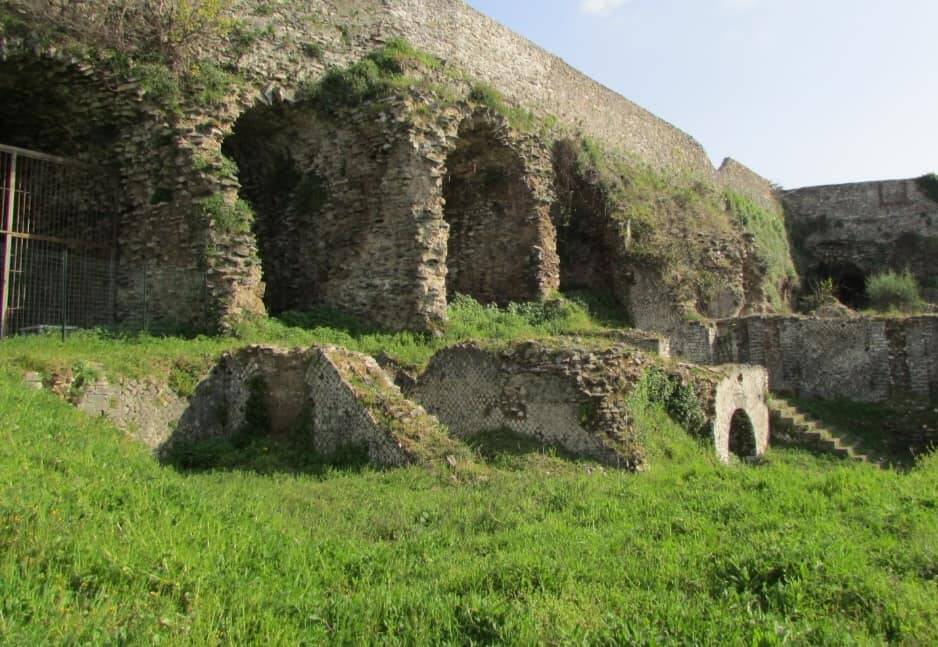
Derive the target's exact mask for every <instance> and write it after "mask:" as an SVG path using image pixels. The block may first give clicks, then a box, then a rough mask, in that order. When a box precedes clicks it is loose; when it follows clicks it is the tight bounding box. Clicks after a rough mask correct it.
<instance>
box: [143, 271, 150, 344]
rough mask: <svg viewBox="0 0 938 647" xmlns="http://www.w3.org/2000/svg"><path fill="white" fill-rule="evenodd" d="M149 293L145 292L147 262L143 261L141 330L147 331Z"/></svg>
mask: <svg viewBox="0 0 938 647" xmlns="http://www.w3.org/2000/svg"><path fill="white" fill-rule="evenodd" d="M148 297H149V295H148V294H147V262H146V261H143V332H147V330H148V329H149V322H148V321H147V318H148V316H149V314H150V313H149V312H148V307H149V303H148V302H147V299H148Z"/></svg>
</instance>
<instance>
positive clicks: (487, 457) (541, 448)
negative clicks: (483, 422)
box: [466, 429, 584, 465]
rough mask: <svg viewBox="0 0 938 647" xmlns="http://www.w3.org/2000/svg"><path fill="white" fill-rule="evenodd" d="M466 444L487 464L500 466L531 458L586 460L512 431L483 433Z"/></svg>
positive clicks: (468, 439)
mask: <svg viewBox="0 0 938 647" xmlns="http://www.w3.org/2000/svg"><path fill="white" fill-rule="evenodd" d="M466 444H467V445H469V447H470V448H471V449H472V450H473V451H474V452H475V453H476V454H477V455H478V456H479V457H480V458H481V459H482V460H484V461H485V462H487V463H492V464H498V465H511V464H514V463H516V462H518V461H517V459H523V458H526V457H530V456H547V457H550V458H556V459H560V460H563V461H567V462H571V463H573V462H582V461H583V460H584V459H583V458H582V457H580V456H576V455H574V454H571V453H570V452H568V451H566V450H564V449H563V448H561V447H557V446H556V445H551V444H548V443H545V442H543V441H541V440H539V439H537V438H532V437H530V436H525V435H522V434H519V433H517V432H514V431H512V430H510V429H496V430H492V431H483V432H481V433H478V434H476V435H474V436H471V437H469V438H467V439H466Z"/></svg>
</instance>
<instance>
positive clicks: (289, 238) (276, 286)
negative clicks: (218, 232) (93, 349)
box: [222, 104, 328, 314]
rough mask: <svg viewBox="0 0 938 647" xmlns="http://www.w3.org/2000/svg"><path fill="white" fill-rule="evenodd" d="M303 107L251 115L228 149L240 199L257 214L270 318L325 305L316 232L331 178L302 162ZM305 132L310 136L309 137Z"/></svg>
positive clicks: (241, 123)
mask: <svg viewBox="0 0 938 647" xmlns="http://www.w3.org/2000/svg"><path fill="white" fill-rule="evenodd" d="M300 114H301V108H297V107H290V106H288V105H285V104H276V105H273V106H267V105H259V106H257V107H254V108H251V109H250V110H247V111H245V112H244V113H243V114H242V115H241V116H240V117H239V119H238V120H237V122H236V123H235V125H234V129H233V131H232V133H231V135H229V136H228V137H227V138H226V139H225V141H224V142H223V144H222V153H223V154H224V155H225V157H227V158H228V159H230V160H232V161H234V162H235V163H236V164H237V179H238V181H239V182H240V185H241V189H240V195H241V197H242V198H243V199H244V200H246V201H247V202H248V203H249V204H250V205H251V207H252V208H253V209H254V212H255V221H254V234H255V236H256V239H257V246H258V252H259V254H260V257H261V267H262V271H263V276H264V281H265V283H266V290H265V296H264V302H265V306H266V307H267V310H268V312H270V313H271V314H279V313H282V312H285V311H287V310H296V309H305V308H308V307H310V306H311V305H314V304H316V303H318V302H319V300H320V296H321V295H320V287H321V286H322V284H323V281H324V279H325V276H324V274H325V272H326V270H327V268H325V267H324V266H323V264H322V263H321V262H319V253H318V252H320V251H321V247H322V242H323V241H320V240H318V237H317V227H318V221H319V218H320V217H321V215H322V211H323V208H324V206H325V204H326V202H327V200H328V191H327V187H328V184H327V182H326V180H325V178H324V177H323V176H322V175H321V174H320V173H318V172H317V171H316V170H315V169H314V168H312V167H311V166H310V165H309V164H308V163H306V162H304V161H302V160H301V159H300V157H301V156H302V157H304V158H305V157H307V155H306V153H307V152H308V151H303V152H301V151H299V150H298V144H299V141H300V138H299V135H300V131H301V128H300V124H299V123H298V117H299V116H300ZM304 132H307V131H304Z"/></svg>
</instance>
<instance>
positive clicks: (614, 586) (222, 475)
mask: <svg viewBox="0 0 938 647" xmlns="http://www.w3.org/2000/svg"><path fill="white" fill-rule="evenodd" d="M5 352H6V351H5ZM0 410H2V411H3V412H4V414H3V416H2V417H0V435H2V441H3V442H0V500H2V505H0V541H2V546H3V550H2V551H0V573H2V586H0V604H2V608H3V609H4V612H3V614H0V635H2V636H3V640H4V642H6V643H8V644H49V643H68V644H72V643H75V644H78V643H82V644H84V643H93V644H98V643H124V644H155V643H163V644H209V643H217V642H226V643H234V644H261V643H262V644H265V645H279V644H301V643H307V644H309V643H312V644H317V643H332V644H343V643H355V642H357V641H359V640H360V639H361V637H362V636H368V640H372V641H375V642H385V643H403V644H441V643H447V644H448V643H470V642H474V643H499V644H535V643H540V644H565V643H577V644H691V643H693V644H765V645H774V644H784V643H792V644H829V645H834V644H838V645H839V644H844V643H853V644H880V643H887V642H889V643H897V644H930V643H932V642H934V640H935V638H936V635H938V610H936V608H935V604H934V601H935V599H936V594H938V584H936V575H938V553H936V551H935V546H936V539H938V515H935V514H934V511H935V508H936V506H938V461H936V459H935V457H930V458H928V459H923V460H922V461H921V462H920V463H919V464H918V466H917V467H916V468H915V469H914V470H912V471H911V472H910V473H908V474H899V473H895V472H889V471H879V470H875V469H872V468H869V467H865V466H859V465H852V464H847V463H844V462H840V461H830V460H826V459H818V458H815V457H812V456H810V455H807V454H803V453H799V452H793V451H781V452H774V453H772V454H770V455H769V457H768V460H767V463H766V464H764V465H761V466H759V467H744V466H738V467H733V468H726V467H722V466H719V465H718V464H716V462H715V460H714V459H712V458H711V457H710V455H709V450H707V449H704V448H701V446H700V445H698V444H697V443H696V442H695V441H693V440H692V439H690V438H689V437H688V436H687V435H686V434H685V433H684V432H683V431H681V430H680V429H678V428H677V427H676V426H675V425H674V424H673V423H669V422H667V419H665V418H659V419H658V423H659V424H660V425H661V426H660V428H659V429H658V431H657V432H656V433H654V434H652V435H651V437H652V438H653V439H655V442H656V447H655V449H654V451H655V452H656V456H658V457H659V458H658V459H657V460H656V462H654V467H653V468H652V469H651V471H650V472H649V473H646V474H642V475H631V474H627V473H622V472H616V471H609V470H606V469H603V468H602V467H601V466H597V465H593V464H590V463H577V462H571V461H568V460H564V459H562V458H561V457H558V456H555V455H553V454H551V453H550V452H543V451H527V452H523V451H520V452H519V451H514V450H512V449H511V448H506V449H504V450H499V449H498V448H497V447H495V448H493V449H492V450H489V451H487V457H488V459H489V461H490V468H489V470H488V472H487V473H486V475H485V478H484V479H478V480H474V481H469V482H465V481H460V482H455V481H453V480H451V479H450V478H449V475H448V474H447V473H444V472H439V473H437V472H433V471H427V470H424V469H420V468H414V469H403V470H393V471H386V472H376V471H373V470H370V469H368V468H363V467H362V466H361V465H355V464H352V465H351V466H349V467H343V468H328V467H322V468H320V469H312V468H311V469H309V470H299V471H295V470H287V471H284V470H281V469H277V468H276V467H272V466H271V463H270V460H271V458H270V456H271V454H274V453H276V452H278V451H280V450H278V449H277V448H276V447H275V446H270V445H268V444H267V443H266V442H265V441H257V442H256V443H255V444H253V445H251V446H250V447H247V448H245V449H244V450H236V449H233V448H230V447H229V448H228V449H227V450H226V452H238V451H241V453H240V457H242V458H250V460H252V461H254V463H253V467H257V468H258V469H256V470H255V469H248V470H242V469H235V470H226V469H221V468H223V467H224V465H221V466H217V468H216V469H214V470H213V471H199V472H193V473H179V472H177V471H175V470H174V469H172V468H167V467H161V466H159V465H158V464H157V463H156V462H155V461H154V460H153V459H152V458H151V457H150V456H149V454H148V453H147V452H146V451H145V450H144V449H143V448H141V447H139V446H137V445H136V444H134V443H132V442H130V441H128V440H126V439H124V438H122V437H121V435H120V434H119V433H118V432H116V431H115V430H113V429H112V428H110V427H109V426H108V425H107V424H106V423H105V422H103V421H102V420H100V419H93V418H90V417H86V416H84V415H82V414H80V413H79V412H77V411H75V410H73V409H72V408H71V407H70V406H69V405H67V404H65V403H63V402H61V401H60V400H58V399H57V398H56V397H55V396H53V395H50V394H47V393H41V392H33V391H28V390H27V389H25V388H24V387H23V386H21V385H20V384H19V378H18V377H17V376H13V377H10V376H8V375H5V374H4V375H0ZM265 447H267V448H268V449H269V452H267V453H265V452H264V448H265ZM224 455H227V456H230V455H231V454H230V453H226V454H224ZM301 456H302V455H301ZM301 456H297V454H296V453H294V455H293V460H300V459H301ZM307 456H308V455H307ZM275 458H283V456H282V455H281V456H280V457H275ZM232 460H233V459H232ZM300 472H302V473H300ZM767 493H771V496H767Z"/></svg>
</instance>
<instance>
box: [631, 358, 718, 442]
mask: <svg viewBox="0 0 938 647" xmlns="http://www.w3.org/2000/svg"><path fill="white" fill-rule="evenodd" d="M629 406H630V408H631V409H633V410H647V409H648V408H649V407H652V408H654V407H660V408H661V409H662V410H663V411H665V412H666V413H667V414H668V416H670V417H671V419H673V420H674V421H675V422H676V423H678V424H679V425H680V426H681V427H682V428H683V429H684V430H685V431H686V432H687V433H689V434H691V435H693V436H699V435H700V434H701V433H702V432H703V431H704V430H705V429H706V426H707V416H706V414H705V413H704V411H703V407H702V406H701V405H700V400H699V399H698V398H697V394H696V393H695V392H694V389H693V387H691V386H690V384H687V383H686V382H684V381H683V380H681V379H680V378H678V377H677V376H674V375H668V374H667V373H665V372H664V371H662V370H661V369H659V368H654V367H652V368H649V369H648V370H646V371H645V372H644V373H643V374H642V377H641V379H640V380H639V382H638V384H636V385H635V389H634V390H633V392H632V394H631V396H630V400H629Z"/></svg>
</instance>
